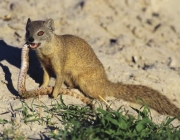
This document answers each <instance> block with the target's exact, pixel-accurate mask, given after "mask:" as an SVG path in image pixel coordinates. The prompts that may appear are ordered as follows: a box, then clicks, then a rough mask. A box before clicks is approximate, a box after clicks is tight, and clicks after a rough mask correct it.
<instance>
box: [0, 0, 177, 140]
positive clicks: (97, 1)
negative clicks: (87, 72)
mask: <svg viewBox="0 0 180 140" xmlns="http://www.w3.org/2000/svg"><path fill="white" fill-rule="evenodd" d="M179 5H180V1H179V0H171V1H170V0H159V1H157V0H151V1H149V0H113V1H112V0H76V1H75V0H61V1H59V0H52V1H49V0H41V1H37V0H1V1H0V80H1V82H0V89H1V92H0V114H1V115H0V118H1V119H3V118H5V119H7V120H11V119H12V113H6V114H4V112H7V111H9V110H11V109H10V108H11V107H10V105H12V107H13V108H14V109H15V108H17V107H19V106H21V102H20V101H19V100H18V99H16V100H15V99H14V97H16V96H17V95H18V92H17V81H18V73H19V68H20V63H21V60H20V52H21V48H22V46H23V44H24V43H25V42H24V34H25V25H26V21H27V18H28V17H30V18H31V19H32V20H45V19H48V18H53V19H54V21H55V28H56V31H55V32H56V34H73V35H76V36H79V37H81V38H83V39H85V40H86V41H87V42H88V43H89V44H90V45H91V46H92V48H93V50H94V51H95V53H96V54H97V56H98V58H99V59H100V60H101V62H102V63H103V65H104V67H105V69H106V72H107V75H108V78H109V79H110V80H111V81H113V82H123V83H127V84H142V85H146V86H149V87H152V88H153V89H156V90H158V91H160V92H161V93H162V94H164V95H166V96H167V97H168V98H169V99H170V100H171V101H172V102H173V103H174V104H176V105H177V106H178V107H180V104H179V103H180V86H179V83H180V56H179V53H180V48H179V45H180V40H179V38H180V24H179V23H180V18H179V16H180V9H179ZM41 82H42V69H41V67H40V65H39V62H38V60H37V58H36V56H35V53H34V52H33V51H31V53H30V69H29V71H28V77H27V84H26V87H27V89H33V88H36V87H38V86H39V84H40V83H41ZM52 83H53V79H52ZM63 99H64V100H65V103H67V104H82V103H81V102H80V101H78V100H76V99H74V98H73V97H68V96H63ZM31 101H32V100H31V99H29V100H27V103H31ZM41 101H42V102H45V103H46V104H47V105H48V104H50V103H51V101H52V99H49V98H48V97H47V96H43V97H41ZM121 105H124V106H125V107H126V108H127V109H129V108H130V107H129V105H132V106H136V105H134V104H131V103H128V102H125V101H122V100H118V101H116V102H115V103H114V107H119V106H121ZM130 112H131V111H130ZM132 113H133V112H132ZM152 114H153V118H154V120H155V121H157V122H158V121H160V120H163V119H164V118H165V117H166V116H162V115H159V114H157V113H156V112H153V113H152ZM20 123H21V127H20V130H22V131H23V132H24V133H25V135H27V136H28V137H31V138H40V136H39V135H40V132H46V131H47V130H46V129H45V126H41V125H39V124H28V125H26V124H23V123H22V122H21V120H20ZM174 124H176V125H177V124H180V123H179V122H178V121H175V122H174ZM9 127H10V125H2V126H1V127H0V132H2V131H3V129H5V128H9Z"/></svg>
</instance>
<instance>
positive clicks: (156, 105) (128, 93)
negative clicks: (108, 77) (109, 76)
mask: <svg viewBox="0 0 180 140" xmlns="http://www.w3.org/2000/svg"><path fill="white" fill-rule="evenodd" d="M108 93H110V94H111V95H109V96H114V97H116V98H121V99H123V100H126V101H130V102H134V103H139V104H143V103H144V104H146V105H148V106H149V107H151V108H153V109H155V110H156V111H157V112H159V113H160V114H166V115H170V116H177V117H180V109H179V108H178V107H176V106H175V105H174V104H173V103H171V102H170V101H169V99H168V98H167V97H166V96H164V95H162V94H161V93H160V92H158V91H156V90H154V89H151V88H149V87H146V86H142V85H125V84H121V83H110V84H109V91H108ZM139 99H140V100H139ZM139 101H140V102H139ZM179 119H180V118H179Z"/></svg>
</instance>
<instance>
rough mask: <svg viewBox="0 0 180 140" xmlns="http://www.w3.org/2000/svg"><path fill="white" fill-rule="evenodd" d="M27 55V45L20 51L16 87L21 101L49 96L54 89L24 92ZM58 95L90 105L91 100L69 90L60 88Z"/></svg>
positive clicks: (41, 88) (27, 66)
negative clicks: (19, 66) (19, 65)
mask: <svg viewBox="0 0 180 140" xmlns="http://www.w3.org/2000/svg"><path fill="white" fill-rule="evenodd" d="M28 53H29V46H28V44H25V45H24V46H23V48H22V51H21V68H20V72H19V77H18V87H17V88H18V93H19V95H20V97H21V98H23V99H26V98H32V97H37V96H38V95H50V94H51V93H52V91H53V89H54V87H52V86H48V87H40V88H37V89H34V90H28V91H27V90H26V87H25V83H26V75H27V71H28V68H29V54H28ZM59 94H64V95H69V96H73V97H75V98H77V99H80V100H81V101H82V102H84V103H86V104H88V105H91V104H92V100H90V99H89V98H87V97H85V96H83V95H80V94H77V93H75V92H73V91H72V90H70V89H66V88H61V90H60V93H59Z"/></svg>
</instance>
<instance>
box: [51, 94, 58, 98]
mask: <svg viewBox="0 0 180 140" xmlns="http://www.w3.org/2000/svg"><path fill="white" fill-rule="evenodd" d="M49 97H50V98H57V95H56V96H54V95H53V94H50V95H49Z"/></svg>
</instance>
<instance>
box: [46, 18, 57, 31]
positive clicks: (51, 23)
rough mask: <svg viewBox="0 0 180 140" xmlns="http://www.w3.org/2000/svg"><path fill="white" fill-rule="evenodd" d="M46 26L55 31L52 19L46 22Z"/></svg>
mask: <svg viewBox="0 0 180 140" xmlns="http://www.w3.org/2000/svg"><path fill="white" fill-rule="evenodd" d="M44 25H46V26H47V27H48V28H49V29H50V30H51V31H54V30H55V29H54V20H53V19H52V18H50V19H48V20H46V21H45V22H44Z"/></svg>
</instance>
